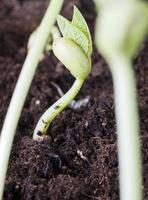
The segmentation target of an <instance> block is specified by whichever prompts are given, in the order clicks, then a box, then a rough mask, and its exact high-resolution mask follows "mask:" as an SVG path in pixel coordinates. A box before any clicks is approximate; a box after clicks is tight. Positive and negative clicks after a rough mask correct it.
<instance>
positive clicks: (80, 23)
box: [72, 6, 92, 55]
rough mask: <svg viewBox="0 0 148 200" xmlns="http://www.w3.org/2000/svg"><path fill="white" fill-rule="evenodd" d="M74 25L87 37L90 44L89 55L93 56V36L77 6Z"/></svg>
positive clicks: (73, 20)
mask: <svg viewBox="0 0 148 200" xmlns="http://www.w3.org/2000/svg"><path fill="white" fill-rule="evenodd" d="M72 24H73V25H75V26H76V27H77V28H79V29H80V30H81V31H82V32H83V33H84V34H85V35H86V37H87V39H88V44H89V49H88V54H89V55H91V54H92V40H91V34H90V31H89V28H88V26H87V23H86V21H85V19H84V17H83V16H82V14H81V12H80V11H79V10H78V8H77V7H76V6H74V13H73V19H72Z"/></svg>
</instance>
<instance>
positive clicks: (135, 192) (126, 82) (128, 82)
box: [110, 56, 142, 200]
mask: <svg viewBox="0 0 148 200" xmlns="http://www.w3.org/2000/svg"><path fill="white" fill-rule="evenodd" d="M110 66H111V67H110V68H111V71H112V75H113V82H114V91H115V108H116V119H117V130H118V131H117V138H118V156H119V176H120V177H119V178H120V197H121V200H142V173H141V155H140V139H139V118H138V109H137V108H138V106H137V93H136V82H135V75H134V69H133V67H132V65H131V62H130V61H129V60H128V59H126V58H123V57H120V56H119V57H117V58H116V59H114V60H112V61H111V62H110Z"/></svg>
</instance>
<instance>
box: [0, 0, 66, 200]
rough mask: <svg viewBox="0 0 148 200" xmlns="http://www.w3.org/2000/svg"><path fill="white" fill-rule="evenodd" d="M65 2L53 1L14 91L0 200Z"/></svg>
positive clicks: (1, 156) (1, 148)
mask: <svg viewBox="0 0 148 200" xmlns="http://www.w3.org/2000/svg"><path fill="white" fill-rule="evenodd" d="M63 1H64V0H51V1H50V4H49V7H48V9H47V11H46V13H45V16H44V18H43V20H42V22H41V24H40V26H39V28H38V31H37V34H36V39H35V42H34V44H33V46H32V47H31V49H30V50H29V52H28V55H27V57H26V60H25V63H24V65H23V67H22V71H21V74H20V76H19V79H18V82H17V84H16V88H15V90H14V93H13V96H12V99H11V102H10V105H9V108H8V111H7V115H6V118H5V122H4V125H3V128H2V132H1V137H0V200H1V199H2V195H3V189H4V183H5V177H6V172H7V168H8V161H9V157H10V152H11V148H12V143H13V139H14V135H15V131H16V127H17V124H18V121H19V118H20V115H21V111H22V108H23V105H24V102H25V99H26V96H27V94H28V91H29V88H30V85H31V82H32V79H33V77H34V74H35V71H36V68H37V66H38V63H39V60H40V56H41V54H42V53H43V51H44V48H45V46H46V43H47V40H48V38H49V34H50V33H51V29H52V27H53V25H54V23H55V20H56V17H57V15H58V14H59V12H60V10H61V7H62V5H63Z"/></svg>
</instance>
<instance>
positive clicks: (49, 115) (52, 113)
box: [33, 80, 84, 140]
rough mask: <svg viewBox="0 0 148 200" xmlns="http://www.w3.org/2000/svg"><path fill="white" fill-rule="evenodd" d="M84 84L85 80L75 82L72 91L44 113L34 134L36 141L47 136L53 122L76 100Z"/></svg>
mask: <svg viewBox="0 0 148 200" xmlns="http://www.w3.org/2000/svg"><path fill="white" fill-rule="evenodd" d="M83 82H84V81H83V80H75V82H74V84H73V86H72V87H71V88H70V90H69V91H68V92H67V93H66V94H65V95H64V96H62V97H61V98H60V99H59V100H58V101H56V102H55V103H54V104H53V105H52V106H51V107H50V108H49V109H48V110H46V111H45V112H44V113H43V115H42V116H41V117H40V119H39V121H38V123H37V125H36V128H35V131H34V134H33V139H34V140H40V134H41V136H42V135H43V134H46V131H47V129H48V127H49V125H50V123H51V122H52V120H53V119H54V118H55V117H56V116H57V115H58V114H59V113H60V112H61V111H62V110H63V109H64V108H65V107H66V106H67V105H68V104H69V103H70V102H71V101H72V100H73V99H74V98H75V96H76V95H77V94H78V92H79V91H80V89H81V87H82V85H83Z"/></svg>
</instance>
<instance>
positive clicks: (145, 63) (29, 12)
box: [0, 0, 148, 200]
mask: <svg viewBox="0 0 148 200" xmlns="http://www.w3.org/2000/svg"><path fill="white" fill-rule="evenodd" d="M47 3H48V1H47V0H45V1H42V0H36V1H33V0H26V1H25V0H10V1H5V0H1V2H0V96H1V98H0V128H1V127H2V123H3V120H4V116H5V114H6V111H7V107H8V104H9V102H10V98H11V95H12V92H13V89H14V86H15V84H16V81H17V77H18V75H19V72H20V70H21V67H22V64H23V62H24V59H25V56H26V44H27V39H28V37H29V35H30V33H31V32H32V31H33V30H34V29H35V27H37V25H38V24H39V22H40V20H41V18H42V15H43V13H44V11H45V8H46V7H47ZM74 4H76V5H77V6H78V7H79V8H80V10H81V11H82V13H83V15H84V16H85V18H86V20H87V22H88V24H89V26H90V29H91V31H92V33H93V32H94V22H95V16H96V15H95V9H94V6H93V4H92V3H91V1H85V0H71V1H68V0H67V1H65V5H64V8H63V10H62V14H64V16H66V17H70V16H71V14H72V6H73V5H74ZM134 66H135V68H136V72H137V73H136V74H137V79H138V93H139V107H140V122H141V142H142V155H143V163H144V165H143V166H144V167H143V169H144V170H143V171H144V175H143V176H144V199H145V200H146V199H148V116H147V115H148V112H147V109H148V96H147V93H148V80H146V78H147V77H148V42H147V41H146V42H145V43H144V45H143V47H142V49H141V52H140V53H139V55H138V57H137V58H136V60H135V63H134ZM73 81H74V79H73V77H72V76H71V75H70V73H69V72H68V71H67V70H66V69H65V68H64V67H63V66H62V65H61V64H59V63H58V61H57V59H56V58H55V57H54V56H53V54H52V53H51V54H50V55H48V56H47V57H46V58H45V60H44V61H42V62H41V63H40V65H39V68H38V70H37V73H36V75H35V78H34V81H33V84H32V86H31V89H30V92H29V95H28V98H27V101H26V103H25V107H24V110H23V113H22V115H21V119H20V122H19V126H18V129H17V133H16V137H15V141H14V145H13V150H12V154H11V160H10V164H9V170H8V174H7V180H6V186H5V193H4V199H5V200H16V199H21V200H44V199H45V200H47V199H51V200H62V199H65V200H79V199H80V200H85V199H86V200H89V199H92V200H95V199H97V200H118V199H119V192H118V189H119V188H118V187H119V186H118V161H117V148H116V128H115V118H114V101H113V86H112V80H111V74H110V72H109V70H108V68H107V66H106V64H105V62H104V61H103V59H102V58H101V57H100V56H99V55H98V54H97V51H96V50H94V53H93V70H92V73H91V75H90V77H89V78H88V80H87V81H86V83H85V84H84V86H83V88H82V90H81V92H80V94H79V95H78V97H77V99H83V98H85V97H86V96H90V102H89V104H88V105H87V106H86V108H85V109H81V110H79V111H74V110H72V109H70V108H67V109H65V111H63V112H62V113H61V114H60V115H59V116H58V117H57V118H56V119H55V120H54V122H53V123H52V124H51V126H50V128H49V130H48V134H49V135H50V136H51V140H50V141H49V140H47V141H43V142H41V143H37V142H35V141H33V140H32V138H31V137H32V132H33V128H34V126H35V124H36V122H37V120H38V119H39V116H40V115H41V113H42V112H43V111H44V110H45V109H47V108H48V107H49V106H50V105H51V104H52V103H53V102H55V101H56V100H57V99H58V98H59V95H58V93H57V91H56V89H55V88H54V87H53V85H52V84H51V83H52V82H54V83H57V84H58V85H59V86H60V87H61V88H62V89H63V91H64V92H66V91H67V90H68V88H69V87H70V86H71V85H72V83H73Z"/></svg>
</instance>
